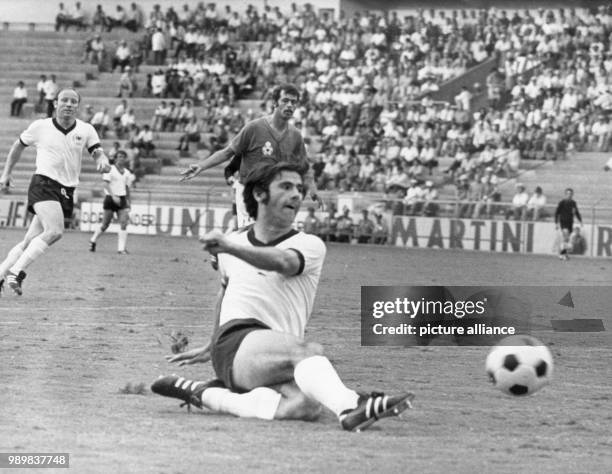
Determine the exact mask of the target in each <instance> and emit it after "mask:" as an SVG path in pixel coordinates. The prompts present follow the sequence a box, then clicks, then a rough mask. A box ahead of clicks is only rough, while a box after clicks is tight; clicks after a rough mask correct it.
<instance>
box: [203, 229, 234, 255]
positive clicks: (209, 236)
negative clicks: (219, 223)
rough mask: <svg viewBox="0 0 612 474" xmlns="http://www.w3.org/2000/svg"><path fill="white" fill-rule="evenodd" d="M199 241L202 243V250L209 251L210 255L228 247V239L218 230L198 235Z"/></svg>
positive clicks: (223, 250)
mask: <svg viewBox="0 0 612 474" xmlns="http://www.w3.org/2000/svg"><path fill="white" fill-rule="evenodd" d="M200 242H202V243H203V244H204V250H206V251H208V252H210V253H211V254H212V255H217V254H218V253H222V252H225V251H227V249H228V247H229V241H228V240H227V237H226V235H225V234H224V233H223V232H221V231H219V230H213V231H211V232H208V233H206V234H204V235H203V236H202V237H200Z"/></svg>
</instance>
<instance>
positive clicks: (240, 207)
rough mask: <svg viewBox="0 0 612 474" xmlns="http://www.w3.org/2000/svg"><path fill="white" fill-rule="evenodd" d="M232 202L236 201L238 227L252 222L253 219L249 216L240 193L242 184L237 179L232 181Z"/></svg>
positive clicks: (242, 188)
mask: <svg viewBox="0 0 612 474" xmlns="http://www.w3.org/2000/svg"><path fill="white" fill-rule="evenodd" d="M233 186H234V203H236V224H237V225H238V228H240V227H245V226H247V225H250V224H252V223H253V219H251V217H250V216H249V213H248V212H247V210H246V206H245V204H244V198H243V196H242V193H243V191H244V185H243V184H242V183H240V182H239V181H236V182H234V184H233Z"/></svg>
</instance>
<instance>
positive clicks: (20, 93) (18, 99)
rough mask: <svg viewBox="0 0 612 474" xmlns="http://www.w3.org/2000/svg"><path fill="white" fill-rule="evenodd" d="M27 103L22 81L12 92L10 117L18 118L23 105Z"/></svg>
mask: <svg viewBox="0 0 612 474" xmlns="http://www.w3.org/2000/svg"><path fill="white" fill-rule="evenodd" d="M27 101H28V90H27V89H26V88H25V84H24V83H23V81H19V82H18V83H17V87H15V90H14V91H13V101H12V102H11V117H19V116H20V115H21V108H22V107H23V104H25V103H26V102H27Z"/></svg>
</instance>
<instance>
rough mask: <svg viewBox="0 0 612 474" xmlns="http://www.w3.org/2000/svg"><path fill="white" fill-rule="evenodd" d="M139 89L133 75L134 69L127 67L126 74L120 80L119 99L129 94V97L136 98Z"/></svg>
mask: <svg viewBox="0 0 612 474" xmlns="http://www.w3.org/2000/svg"><path fill="white" fill-rule="evenodd" d="M137 88H138V84H137V82H136V78H135V77H134V75H133V74H132V68H131V67H130V66H125V68H124V72H123V73H122V74H121V78H120V79H119V92H118V94H117V97H123V95H124V94H127V96H128V97H134V93H135V92H136V89H137Z"/></svg>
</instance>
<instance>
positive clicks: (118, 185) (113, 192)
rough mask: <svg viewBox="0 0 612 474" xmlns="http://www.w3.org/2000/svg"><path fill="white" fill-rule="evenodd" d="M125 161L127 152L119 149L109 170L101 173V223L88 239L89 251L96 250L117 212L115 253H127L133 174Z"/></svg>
mask: <svg viewBox="0 0 612 474" xmlns="http://www.w3.org/2000/svg"><path fill="white" fill-rule="evenodd" d="M126 163H127V153H126V152H125V150H119V151H118V152H117V155H116V157H115V162H114V163H112V165H111V170H110V171H109V172H108V173H104V174H103V175H102V179H103V180H104V195H105V196H104V202H103V203H102V209H103V210H104V214H103V216H102V223H101V224H100V226H99V227H98V228H97V229H96V230H95V231H94V233H93V235H92V236H91V239H89V251H90V252H95V251H96V241H97V240H98V237H100V236H101V235H102V233H103V232H105V231H106V229H108V226H109V225H110V223H111V221H112V220H113V216H114V215H115V214H117V219H118V220H119V232H118V233H117V253H119V254H124V255H125V254H127V253H128V251H127V249H126V245H127V236H128V232H127V225H128V221H129V219H130V187H131V186H132V183H133V182H134V175H133V174H132V173H131V172H130V170H129V169H127V168H126V167H125V165H126Z"/></svg>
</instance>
